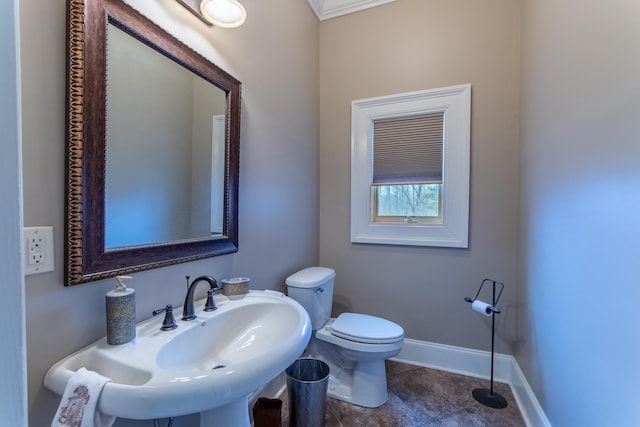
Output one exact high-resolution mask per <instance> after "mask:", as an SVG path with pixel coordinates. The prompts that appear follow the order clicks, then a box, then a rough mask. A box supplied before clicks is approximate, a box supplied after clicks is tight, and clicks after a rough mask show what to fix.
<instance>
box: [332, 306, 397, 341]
mask: <svg viewBox="0 0 640 427" xmlns="http://www.w3.org/2000/svg"><path fill="white" fill-rule="evenodd" d="M328 329H329V331H330V332H331V334H332V335H335V336H337V337H340V338H344V339H347V340H350V341H355V342H359V343H365V344H390V343H395V342H398V341H400V340H402V339H403V338H404V330H403V329H402V327H401V326H400V325H397V324H395V323H393V322H391V321H389V320H387V319H382V318H380V317H376V316H370V315H367V314H357V313H342V314H341V315H339V316H338V317H337V318H336V319H335V320H334V321H333V322H330V324H329V325H328Z"/></svg>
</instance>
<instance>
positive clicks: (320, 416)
mask: <svg viewBox="0 0 640 427" xmlns="http://www.w3.org/2000/svg"><path fill="white" fill-rule="evenodd" d="M286 372H287V390H288V392H289V426H290V427H324V416H325V411H326V408H327V387H328V385H329V365H327V364H326V363H324V362H322V361H321V360H317V359H312V358H309V357H303V358H300V359H298V360H296V361H295V362H293V363H292V364H291V366H289V367H288V368H287V370H286Z"/></svg>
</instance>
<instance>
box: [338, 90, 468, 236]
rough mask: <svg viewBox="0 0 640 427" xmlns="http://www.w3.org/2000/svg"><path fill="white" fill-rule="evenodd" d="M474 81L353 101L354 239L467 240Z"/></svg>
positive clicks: (352, 177)
mask: <svg viewBox="0 0 640 427" xmlns="http://www.w3.org/2000/svg"><path fill="white" fill-rule="evenodd" d="M470 101H471V87H470V85H461V86H452V87H447V88H440V89H432V90H425V91H419V92H410V93H404V94H399V95H391V96H384V97H378V98H370V99H364V100H358V101H354V102H353V103H352V141H351V153H352V158H351V241H352V242H355V243H377V244H393V245H418V246H446V247H467V244H468V243H467V242H468V228H469V227H468V219H469V153H470V143H469V139H470V138H469V134H470Z"/></svg>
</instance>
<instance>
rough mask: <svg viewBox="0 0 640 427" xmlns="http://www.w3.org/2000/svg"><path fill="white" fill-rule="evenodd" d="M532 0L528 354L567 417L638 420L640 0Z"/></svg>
mask: <svg viewBox="0 0 640 427" xmlns="http://www.w3.org/2000/svg"><path fill="white" fill-rule="evenodd" d="M523 5H524V6H523V10H522V86H521V99H522V103H521V117H522V121H521V153H520V191H519V195H520V197H519V202H520V209H519V212H520V215H519V232H520V237H519V251H518V253H519V257H518V261H519V264H518V282H519V286H520V291H519V292H520V294H519V300H521V301H522V303H523V308H522V312H521V315H520V317H521V319H522V320H523V346H522V348H520V349H519V351H518V353H517V359H518V362H519V364H520V366H521V368H522V370H523V371H524V373H525V374H526V376H527V379H528V381H529V384H530V385H531V386H532V388H533V390H534V391H535V393H536V395H537V397H538V399H539V401H540V403H541V404H542V407H543V409H544V410H545V412H546V414H547V416H548V418H549V420H550V421H551V423H552V424H553V425H554V426H558V427H562V426H581V427H589V426H632V425H633V426H637V425H640V413H639V412H638V410H637V407H638V397H639V396H640V392H639V391H638V384H640V369H639V368H638V361H639V360H640V339H639V335H638V325H640V310H638V301H639V300H640V287H639V286H638V285H639V280H640V279H639V277H640V269H639V267H638V253H639V251H638V242H640V120H638V114H639V112H640V84H639V76H640V56H639V55H638V48H639V46H640V44H639V43H640V25H638V24H639V18H640V3H638V2H637V1H632V0H611V1H607V2H602V1H598V0H588V1H571V0H561V1H558V0H526V1H525V2H524V3H523Z"/></svg>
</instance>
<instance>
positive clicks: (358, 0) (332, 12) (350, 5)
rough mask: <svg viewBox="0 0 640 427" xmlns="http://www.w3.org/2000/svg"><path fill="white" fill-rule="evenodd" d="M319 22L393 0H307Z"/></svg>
mask: <svg viewBox="0 0 640 427" xmlns="http://www.w3.org/2000/svg"><path fill="white" fill-rule="evenodd" d="M307 1H308V2H309V5H310V6H311V9H313V11H314V12H315V14H316V16H317V17H318V19H319V20H320V21H324V20H325V19H330V18H335V17H337V16H342V15H346V14H348V13H353V12H357V11H359V10H364V9H369V8H371V7H375V6H380V5H382V4H385V3H391V2H392V1H395V0H307Z"/></svg>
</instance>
